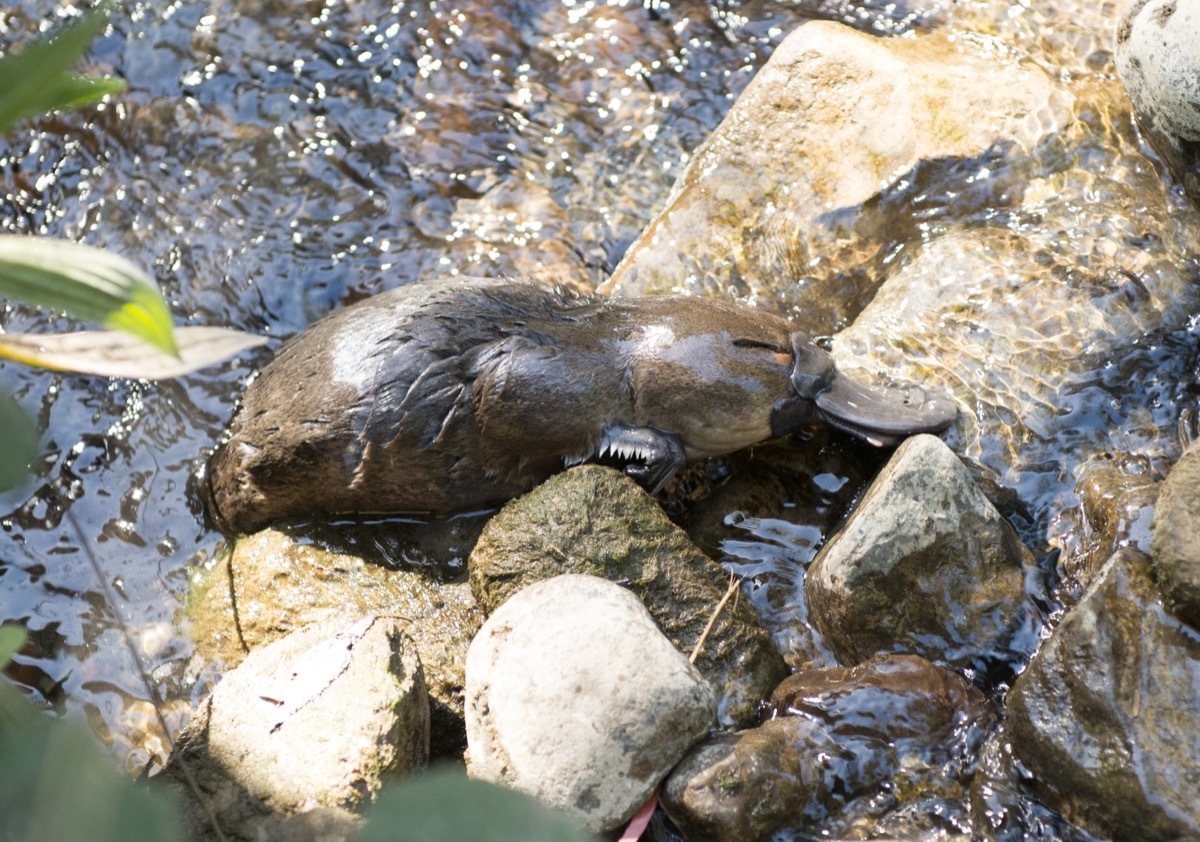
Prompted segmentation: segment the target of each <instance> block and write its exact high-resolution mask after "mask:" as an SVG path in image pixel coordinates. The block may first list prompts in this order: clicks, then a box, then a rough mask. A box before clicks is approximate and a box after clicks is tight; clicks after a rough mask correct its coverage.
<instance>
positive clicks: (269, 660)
mask: <svg viewBox="0 0 1200 842" xmlns="http://www.w3.org/2000/svg"><path fill="white" fill-rule="evenodd" d="M428 756H429V697H428V695H427V694H426V691H425V680H424V676H423V674H422V671H421V662H420V659H419V658H418V657H417V655H416V651H415V648H414V646H413V643H412V641H411V640H410V639H409V638H408V637H407V636H406V635H405V633H404V630H403V624H402V623H400V622H397V621H396V620H395V619H393V618H388V617H365V618H362V619H360V620H357V621H351V622H347V621H345V620H342V621H331V622H327V623H322V624H315V625H310V626H308V627H306V628H305V629H303V630H301V631H298V632H295V633H294V634H291V635H289V636H288V637H286V638H284V639H283V640H279V641H276V642H275V643H272V644H270V645H268V646H264V647H262V648H261V649H257V650H255V651H254V652H252V653H250V655H248V656H247V657H246V659H245V660H244V661H243V662H242V664H241V665H240V666H239V667H238V668H237V669H235V670H233V671H231V672H230V673H228V674H227V675H226V676H225V677H224V678H223V679H222V680H221V682H220V683H219V684H218V685H217V687H216V689H214V690H213V693H212V695H211V696H210V697H209V699H207V700H206V701H205V702H204V703H202V704H201V705H200V707H199V709H198V711H197V713H196V716H195V717H194V718H193V719H192V721H191V722H190V723H189V725H188V727H187V729H186V730H185V731H184V732H183V734H181V735H180V737H179V739H178V741H177V742H176V746H175V752H174V754H173V755H172V758H171V761H170V763H169V765H168V769H167V772H166V773H165V774H166V775H167V778H168V779H169V780H173V781H175V782H176V784H177V785H179V788H180V790H181V792H183V793H184V795H185V797H187V798H188V811H189V814H190V818H191V823H192V825H193V827H195V828H201V829H203V828H204V827H205V826H206V825H207V821H206V819H205V811H204V810H202V809H201V807H200V806H199V805H198V804H196V803H194V802H192V800H191V797H190V794H191V791H190V789H188V788H187V787H184V786H182V783H183V780H184V776H183V773H182V770H181V769H180V762H181V758H182V762H184V763H186V764H187V766H188V769H189V770H190V772H191V773H192V775H193V776H194V777H195V778H196V780H197V782H198V783H199V785H200V788H201V791H202V792H204V793H205V795H206V797H207V801H208V805H209V806H210V807H211V808H212V810H213V812H214V813H215V814H216V816H217V818H218V820H219V821H220V823H221V825H222V826H223V827H224V828H228V829H236V830H235V831H234V832H235V833H236V834H237V835H239V836H242V837H245V838H255V836H256V835H259V834H265V837H266V838H291V837H290V836H285V835H284V834H283V831H282V829H281V827H282V825H280V822H281V821H283V820H285V819H287V817H294V816H300V815H304V814H307V813H310V812H312V811H315V810H322V809H328V810H332V811H333V813H332V814H330V815H334V816H342V812H341V811H345V810H354V809H358V808H361V807H362V806H364V805H365V804H366V802H367V801H368V800H369V799H370V798H371V797H372V796H374V794H375V793H377V792H378V791H379V789H380V787H381V786H382V784H383V782H384V780H385V779H386V778H388V777H393V776H396V775H399V774H402V773H405V772H408V771H412V770H414V769H418V768H420V767H422V766H424V765H425V763H426V761H427V760H428ZM304 821H307V820H304ZM335 825H336V826H337V828H339V830H338V835H337V836H334V837H331V838H342V837H343V836H345V835H347V833H344V832H343V829H348V828H351V827H352V825H353V822H350V823H349V824H347V821H346V820H343V819H341V818H338V819H337V820H336V821H335ZM293 829H296V828H295V827H293ZM347 832H348V830H347Z"/></svg>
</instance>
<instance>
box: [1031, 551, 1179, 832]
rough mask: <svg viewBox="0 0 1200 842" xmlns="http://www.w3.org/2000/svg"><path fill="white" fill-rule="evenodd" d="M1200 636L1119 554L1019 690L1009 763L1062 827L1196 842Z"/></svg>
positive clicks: (1142, 565)
mask: <svg viewBox="0 0 1200 842" xmlns="http://www.w3.org/2000/svg"><path fill="white" fill-rule="evenodd" d="M1198 676H1200V636H1197V634H1196V632H1195V631H1193V630H1192V629H1191V628H1188V627H1187V626H1186V625H1184V624H1182V623H1180V622H1179V621H1178V620H1176V619H1175V618H1173V617H1171V616H1170V615H1169V614H1168V613H1167V612H1166V611H1164V610H1163V606H1162V603H1161V601H1160V597H1159V595H1158V591H1157V589H1156V588H1155V586H1154V583H1153V582H1152V581H1151V579H1150V576H1149V573H1148V570H1147V559H1146V557H1145V556H1144V555H1142V554H1140V553H1136V552H1133V551H1128V550H1126V551H1122V552H1119V553H1117V554H1116V555H1114V556H1113V557H1112V558H1111V559H1110V560H1109V561H1108V563H1107V564H1106V565H1105V566H1104V567H1103V568H1102V569H1101V571H1100V573H1099V574H1098V576H1097V579H1096V582H1095V583H1094V584H1093V585H1092V587H1091V588H1089V589H1088V591H1087V592H1086V593H1085V594H1084V596H1083V599H1082V600H1080V602H1079V604H1078V605H1076V606H1075V607H1074V608H1072V609H1071V611H1070V612H1069V613H1068V614H1067V615H1066V617H1064V618H1063V620H1062V622H1061V623H1059V626H1058V628H1057V629H1055V631H1054V634H1053V635H1052V636H1051V637H1050V639H1049V640H1048V641H1046V643H1045V644H1044V645H1043V646H1042V648H1041V649H1040V650H1039V651H1038V653H1037V655H1036V656H1035V657H1034V658H1033V660H1032V661H1031V662H1030V664H1029V667H1028V668H1027V669H1026V670H1025V672H1023V673H1022V674H1021V676H1020V678H1018V679H1017V681H1016V683H1015V684H1014V685H1013V691H1012V693H1011V694H1010V695H1009V700H1008V722H1007V727H1008V730H1009V733H1010V734H1011V737H1012V739H1011V742H1012V750H1013V754H1014V756H1015V757H1016V758H1017V759H1018V760H1020V762H1021V763H1022V764H1024V766H1025V767H1026V768H1027V769H1028V770H1029V771H1030V772H1031V773H1032V774H1033V776H1034V777H1035V779H1036V780H1037V781H1038V782H1039V785H1040V787H1039V794H1040V795H1041V797H1042V798H1043V800H1045V802H1046V803H1047V804H1049V805H1050V806H1052V807H1054V808H1055V809H1057V810H1059V811H1060V812H1061V813H1062V814H1063V815H1064V816H1065V817H1066V818H1068V819H1070V820H1071V821H1073V822H1075V823H1076V824H1078V825H1080V826H1081V827H1083V828H1085V829H1087V830H1089V831H1091V832H1092V833H1096V834H1100V835H1102V836H1108V837H1111V838H1114V839H1140V840H1171V839H1183V838H1187V839H1195V838H1197V837H1200V776H1198V775H1197V774H1196V770H1197V769H1200V738H1198V737H1197V735H1198V734H1200V689H1198V688H1200V681H1198V679H1197V677H1198Z"/></svg>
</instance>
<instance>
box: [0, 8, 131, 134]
mask: <svg viewBox="0 0 1200 842" xmlns="http://www.w3.org/2000/svg"><path fill="white" fill-rule="evenodd" d="M106 19H107V15H105V14H104V13H103V12H92V13H90V14H87V15H84V16H83V17H81V18H80V19H79V20H78V21H76V22H74V23H72V24H70V25H68V26H66V27H64V28H63V29H62V30H61V31H59V32H57V33H54V34H53V35H49V36H45V37H43V38H41V39H39V40H37V41H34V42H33V43H32V44H27V45H25V46H24V47H23V48H22V49H20V50H16V51H14V52H13V53H11V54H9V55H7V56H4V57H3V58H0V132H5V131H7V130H8V129H10V128H12V127H13V126H14V125H16V124H17V123H19V122H20V121H21V120H25V119H27V118H30V117H36V116H38V115H39V114H45V113H46V112H48V111H54V110H57V109H60V108H79V107H81V106H84V105H88V104H90V103H93V102H96V101H97V100H100V99H102V98H103V97H104V96H105V95H107V94H111V93H115V92H117V91H119V90H121V89H122V88H124V87H125V83H124V82H122V81H120V80H119V79H92V78H88V77H85V76H78V75H76V74H74V73H71V72H70V71H71V68H72V67H73V66H74V65H75V63H76V62H77V61H79V58H80V57H81V56H82V55H83V54H84V52H85V51H86V50H87V48H88V45H89V44H91V42H92V39H93V38H94V37H95V36H96V35H97V34H98V33H99V32H100V30H101V29H103V28H104V24H105V21H106Z"/></svg>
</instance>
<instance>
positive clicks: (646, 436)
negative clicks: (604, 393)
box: [596, 425, 687, 494]
mask: <svg viewBox="0 0 1200 842" xmlns="http://www.w3.org/2000/svg"><path fill="white" fill-rule="evenodd" d="M596 456H597V458H598V459H600V460H602V461H603V460H616V461H618V462H621V463H623V468H624V471H625V475H626V476H627V477H629V478H630V479H632V480H634V481H636V482H637V483H638V484H639V485H641V486H642V487H643V488H645V489H646V490H647V491H648V492H650V493H651V494H657V493H658V491H659V490H660V489H661V488H662V487H663V486H664V485H666V484H667V480H669V479H670V478H671V477H673V476H675V473H676V472H677V471H678V470H679V469H680V468H682V467H683V465H684V463H685V462H686V461H687V458H686V457H685V456H684V453H683V445H682V444H680V442H679V438H678V437H677V436H674V435H671V434H670V433H664V432H662V431H661V430H656V429H654V428H653V427H627V426H623V425H617V426H613V427H609V428H608V429H607V430H605V431H604V435H603V437H602V438H601V439H600V449H599V451H598V452H597V454H596Z"/></svg>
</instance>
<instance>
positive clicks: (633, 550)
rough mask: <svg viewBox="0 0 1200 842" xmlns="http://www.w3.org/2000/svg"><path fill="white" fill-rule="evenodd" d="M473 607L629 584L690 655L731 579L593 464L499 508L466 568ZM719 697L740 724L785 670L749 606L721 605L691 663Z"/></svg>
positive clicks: (724, 717) (619, 480)
mask: <svg viewBox="0 0 1200 842" xmlns="http://www.w3.org/2000/svg"><path fill="white" fill-rule="evenodd" d="M468 566H469V568H470V573H471V584H472V586H473V588H474V592H475V596H476V598H477V600H478V601H479V604H480V605H481V606H482V607H483V609H484V610H485V611H489V612H490V611H493V610H495V608H496V607H497V606H498V605H500V604H501V603H502V602H504V600H506V599H508V598H509V597H510V596H511V595H512V594H514V593H516V592H517V591H518V590H520V589H521V588H523V587H525V586H526V585H528V584H530V583H532V582H537V581H540V580H543V579H549V578H551V577H553V576H559V575H561V574H563V573H581V574H586V575H590V576H600V577H602V578H605V579H611V580H613V581H617V582H621V583H623V584H627V585H628V587H629V590H630V591H631V592H632V593H633V594H635V595H636V596H637V598H638V599H640V600H641V602H642V604H644V605H645V606H646V608H647V609H648V610H649V611H650V615H651V616H652V617H654V621H655V622H656V623H657V624H658V627H659V628H660V629H661V630H662V632H663V634H665V635H666V636H667V638H668V639H669V640H671V642H673V643H674V644H675V646H676V647H677V648H678V649H679V650H680V651H681V652H683V653H687V654H690V653H691V651H692V649H693V648H694V647H695V645H696V643H697V642H698V641H699V640H700V639H701V636H702V635H703V634H704V630H705V628H706V626H707V625H708V622H709V620H710V618H711V617H712V615H713V611H714V609H715V608H716V607H717V605H718V604H719V603H720V602H721V599H722V597H723V596H724V595H725V591H726V589H727V588H728V587H729V574H728V573H726V572H725V571H724V570H722V569H721V567H720V565H718V564H716V563H715V562H714V561H712V559H710V558H708V556H706V555H705V554H704V553H702V552H701V551H700V550H699V549H697V548H696V547H695V545H693V544H692V543H691V541H690V540H688V536H687V534H686V533H685V532H684V531H683V530H682V529H680V528H679V527H678V526H676V525H675V524H673V523H671V521H669V520H668V519H667V517H666V515H665V514H663V511H662V509H661V508H660V507H659V505H658V503H656V502H655V501H654V499H653V498H652V497H650V495H648V494H647V493H646V492H645V491H643V490H642V489H641V488H640V487H638V485H637V484H636V483H634V482H633V481H632V480H630V479H628V478H627V477H625V476H624V475H622V474H621V473H619V472H617V471H614V470H612V469H611V468H604V467H601V466H598V465H587V466H584V467H581V468H575V469H573V470H571V471H567V472H566V473H563V474H558V475H557V476H554V477H551V478H550V479H549V480H548V481H546V482H545V483H543V484H542V485H541V486H539V487H538V488H536V489H534V490H533V491H531V492H530V493H529V494H527V495H525V496H524V497H521V498H520V499H517V500H514V501H513V502H511V503H509V504H508V505H507V506H505V507H504V509H502V510H501V511H500V513H499V514H497V515H496V516H495V517H494V518H492V520H491V522H490V523H488V525H487V527H486V528H485V529H484V531H483V534H482V535H480V537H479V541H478V543H477V544H476V545H475V550H474V552H473V553H472V554H471V557H470V559H469V561H468ZM696 667H697V669H699V670H700V672H701V674H702V675H704V677H705V678H706V679H708V681H709V683H710V684H711V685H712V687H713V689H714V690H715V691H716V693H717V699H718V706H719V711H720V722H721V724H722V725H726V726H729V725H745V724H749V723H750V722H752V721H753V720H754V718H755V715H756V712H757V708H758V703H759V702H760V701H762V699H763V698H764V697H765V696H766V695H767V694H768V693H769V692H771V688H773V687H774V686H775V685H776V684H778V683H779V682H780V681H781V680H782V679H783V677H784V676H786V675H787V672H788V670H787V666H786V665H785V664H784V662H783V658H782V656H781V655H780V654H779V651H778V650H777V649H776V648H775V644H774V643H773V641H772V640H771V636H770V635H769V634H768V633H767V631H766V630H765V629H764V628H763V627H762V624H761V623H760V622H759V619H758V617H757V615H756V614H755V613H754V609H752V608H751V607H750V606H748V605H747V604H746V602H745V601H744V600H733V599H731V600H729V602H728V603H726V605H725V607H724V608H723V609H722V610H721V612H720V613H719V614H718V615H717V618H716V620H715V622H713V625H712V628H711V629H709V632H708V636H707V637H706V638H705V643H704V647H703V649H702V650H701V652H700V655H699V657H698V658H697V659H696Z"/></svg>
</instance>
